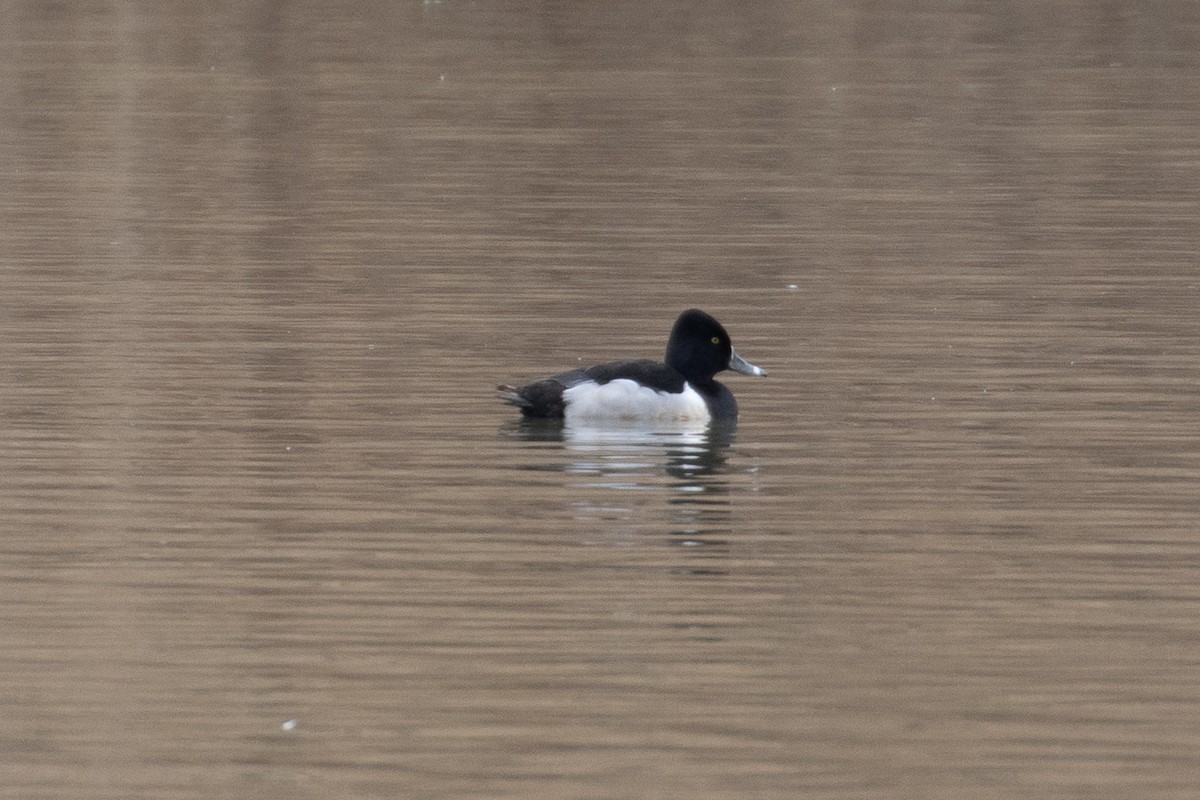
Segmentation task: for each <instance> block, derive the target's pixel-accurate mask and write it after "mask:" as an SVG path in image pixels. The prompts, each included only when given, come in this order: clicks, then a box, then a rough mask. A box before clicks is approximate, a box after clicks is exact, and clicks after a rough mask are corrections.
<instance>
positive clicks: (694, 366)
mask: <svg viewBox="0 0 1200 800" xmlns="http://www.w3.org/2000/svg"><path fill="white" fill-rule="evenodd" d="M665 360H666V362H667V365H668V366H670V367H671V368H673V369H674V370H675V371H676V372H678V373H679V374H681V375H683V377H684V378H686V379H687V380H688V381H690V382H692V383H708V382H709V381H711V380H712V379H713V376H714V375H716V374H717V373H718V372H720V371H722V370H726V369H731V370H733V371H734V372H741V373H742V374H744V375H766V374H767V372H766V370H764V369H761V368H759V367H756V366H754V365H753V364H751V363H750V362H748V361H746V360H745V359H743V358H742V357H741V356H739V355H738V354H737V352H736V351H735V350H734V349H733V344H732V342H730V341H729V334H728V333H726V332H725V328H723V327H721V323H719V322H717V321H716V320H715V319H713V317H712V315H710V314H706V313H705V312H703V311H701V310H700V309H698V308H691V309H688V310H687V311H685V312H683V313H682V314H680V315H679V319H677V320H675V327H674V328H672V329H671V338H670V339H668V340H667V357H666V359H665Z"/></svg>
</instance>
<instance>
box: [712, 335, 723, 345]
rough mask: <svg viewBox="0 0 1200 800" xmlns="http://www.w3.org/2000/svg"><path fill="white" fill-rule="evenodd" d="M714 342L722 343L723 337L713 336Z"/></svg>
mask: <svg viewBox="0 0 1200 800" xmlns="http://www.w3.org/2000/svg"><path fill="white" fill-rule="evenodd" d="M712 343H713V344H720V343H721V337H720V336H714V337H713V338H712Z"/></svg>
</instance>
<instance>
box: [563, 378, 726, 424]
mask: <svg viewBox="0 0 1200 800" xmlns="http://www.w3.org/2000/svg"><path fill="white" fill-rule="evenodd" d="M563 400H565V401H566V406H567V407H566V412H565V416H566V418H567V420H568V421H570V420H600V419H608V420H630V421H632V420H654V421H666V420H674V421H701V422H703V421H707V420H708V419H709V418H710V416H711V415H710V414H709V413H708V405H707V404H706V403H705V402H704V398H703V397H701V396H700V393H699V392H697V391H696V390H695V389H693V388H692V386H691V384H689V383H685V384H684V385H683V391H682V392H680V393H678V394H675V393H672V392H660V391H656V390H654V389H651V388H650V387H648V386H642V385H641V384H639V383H638V382H637V381H631V380H629V379H628V378H618V379H617V380H615V381H609V382H608V383H605V384H596V383H591V382H588V383H581V384H579V385H578V386H572V387H571V388H570V389H566V390H565V391H563Z"/></svg>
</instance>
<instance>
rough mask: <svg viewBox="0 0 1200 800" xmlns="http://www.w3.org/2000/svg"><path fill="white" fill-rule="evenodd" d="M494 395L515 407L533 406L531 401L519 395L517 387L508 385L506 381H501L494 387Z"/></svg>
mask: <svg viewBox="0 0 1200 800" xmlns="http://www.w3.org/2000/svg"><path fill="white" fill-rule="evenodd" d="M496 396H497V397H499V398H500V399H501V400H503V401H504V402H506V403H508V404H509V405H511V406H516V407H517V408H530V407H532V406H533V403H531V402H529V400H528V399H527V398H525V397H523V396H522V395H521V393H520V391H518V390H517V387H515V386H509V385H508V384H507V383H502V384H500V385H499V386H497V387H496Z"/></svg>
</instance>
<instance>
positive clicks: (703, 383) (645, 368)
mask: <svg viewBox="0 0 1200 800" xmlns="http://www.w3.org/2000/svg"><path fill="white" fill-rule="evenodd" d="M725 369H731V370H733V371H734V372H740V373H742V374H744V375H766V374H767V373H766V370H764V369H761V368H759V367H756V366H754V365H753V364H751V363H750V362H748V361H746V360H744V359H743V358H742V357H741V356H739V355H738V354H737V353H736V352H734V349H733V345H732V344H730V342H729V334H728V333H726V332H725V329H724V328H723V327H721V323H719V322H717V321H716V320H715V319H713V318H712V317H711V316H710V315H708V314H706V313H704V312H703V311H700V310H699V309H695V308H693V309H690V310H688V311H685V312H683V313H682V314H681V315H680V316H679V319H678V320H676V321H675V327H674V328H672V329H671V338H670V339H669V340H668V341H667V356H666V363H665V364H663V363H660V362H658V361H649V360H643V361H614V362H612V363H609V364H600V365H598V366H595V367H585V368H582V369H573V370H571V371H570V372H564V373H562V374H560V375H553V376H551V377H549V378H543V379H542V380H540V381H534V382H533V383H530V384H526V385H525V386H519V387H518V386H508V385H502V386H498V387H497V391H498V393H499V395H500V399H502V400H504V401H505V402H506V403H511V404H512V405H514V406H517V407H518V408H520V409H521V413H522V414H524V415H525V416H527V417H551V418H557V417H562V418H565V419H567V420H568V421H569V420H631V421H633V420H645V421H653V420H658V421H665V420H689V421H692V420H694V421H706V420H710V419H718V420H729V419H736V418H737V414H738V407H737V400H735V399H734V398H733V392H731V391H729V389H727V388H725V386H723V385H722V384H720V383H718V382H717V381H715V380H713V376H714V375H716V374H717V373H718V372H720V371H721V370H725Z"/></svg>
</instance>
